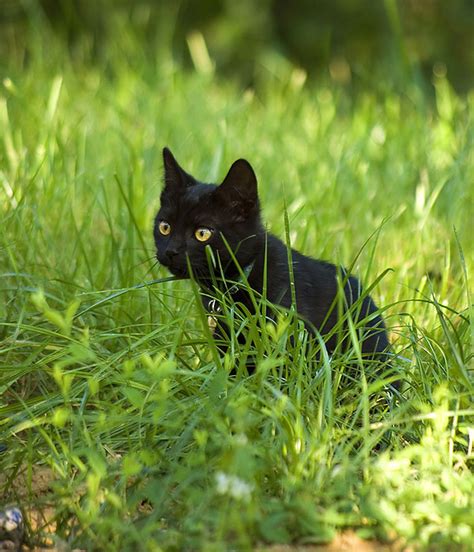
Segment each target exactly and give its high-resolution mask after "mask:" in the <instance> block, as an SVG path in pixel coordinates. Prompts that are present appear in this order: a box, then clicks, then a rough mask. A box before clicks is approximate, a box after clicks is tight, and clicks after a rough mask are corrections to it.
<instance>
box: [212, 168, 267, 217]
mask: <svg viewBox="0 0 474 552" xmlns="http://www.w3.org/2000/svg"><path fill="white" fill-rule="evenodd" d="M217 194H218V196H219V197H220V198H222V199H223V200H225V201H226V202H227V203H230V205H231V206H232V207H233V208H234V209H237V210H239V211H242V214H243V215H244V214H245V211H247V210H250V209H252V207H255V206H256V205H258V192H257V177H256V176H255V173H254V171H253V169H252V166H251V165H250V163H249V162H248V161H246V160H245V159H238V160H237V161H235V162H234V163H233V164H232V166H231V168H230V169H229V172H228V173H227V176H226V177H225V178H224V181H223V182H222V184H221V185H220V186H219V187H218V188H217Z"/></svg>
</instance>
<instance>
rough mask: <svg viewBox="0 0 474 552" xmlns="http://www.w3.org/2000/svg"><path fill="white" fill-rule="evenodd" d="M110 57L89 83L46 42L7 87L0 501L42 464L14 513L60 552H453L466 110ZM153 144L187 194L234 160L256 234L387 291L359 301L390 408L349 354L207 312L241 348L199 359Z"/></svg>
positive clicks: (465, 323) (468, 138)
mask: <svg viewBox="0 0 474 552" xmlns="http://www.w3.org/2000/svg"><path fill="white" fill-rule="evenodd" d="M119 54H120V51H119V50H117V52H116V53H115V54H113V53H112V54H111V57H110V59H109V60H108V65H107V70H106V67H90V66H87V65H86V64H84V63H82V62H81V60H80V56H79V59H75V60H74V62H71V61H70V60H69V58H68V57H67V56H66V55H63V54H61V53H58V51H56V49H55V48H54V47H53V46H51V52H50V56H51V57H50V58H46V56H44V57H43V56H42V55H41V53H40V54H39V55H38V56H37V57H36V58H34V59H32V60H31V62H30V65H29V66H28V67H26V68H25V69H24V70H22V71H19V70H16V69H15V68H14V67H11V68H9V72H8V74H7V75H6V78H5V79H4V80H3V87H2V89H1V92H0V122H1V124H0V198H1V202H0V216H1V219H2V224H1V226H0V293H1V299H2V300H1V302H0V337H1V339H2V341H1V344H0V362H1V375H0V378H1V379H0V390H1V392H2V398H1V402H0V414H1V415H0V424H1V427H2V437H1V441H2V442H4V443H5V444H6V445H7V446H8V450H7V452H6V453H3V454H1V455H0V473H2V474H4V475H5V477H6V479H2V480H1V484H2V493H3V494H4V496H5V499H6V500H9V501H10V500H14V499H15V494H14V491H13V490H12V489H13V488H12V486H11V485H10V481H11V479H15V477H16V474H17V472H21V471H24V470H26V471H27V474H28V473H30V472H29V470H33V471H34V470H35V469H36V468H37V467H39V466H44V465H46V466H50V467H51V469H52V470H53V471H54V475H55V477H56V480H57V483H55V484H54V485H53V486H52V488H51V489H50V492H49V494H48V495H45V496H34V493H33V492H32V493H30V495H31V496H30V497H29V498H28V499H25V498H22V499H21V501H24V504H25V506H24V507H25V508H26V507H27V506H30V505H33V506H34V507H35V508H39V509H41V508H43V507H44V506H45V505H46V504H47V503H51V502H52V503H53V504H54V507H55V517H56V521H57V522H58V526H57V527H58V528H57V533H58V535H59V537H60V538H62V539H65V540H67V541H68V542H69V543H70V544H71V545H72V546H74V547H75V546H79V547H81V546H83V547H85V548H87V549H91V548H95V549H100V550H127V549H130V550H136V549H137V546H145V547H146V548H144V549H149V550H158V549H159V547H162V548H163V549H166V550H169V549H177V550H183V549H199V548H203V549H206V550H210V549H212V546H214V548H215V549H216V550H222V549H224V548H233V549H235V548H237V547H241V548H244V549H245V548H251V547H253V546H255V545H256V543H258V542H292V541H295V542H319V541H324V540H328V539H331V538H332V536H333V535H334V534H335V533H336V532H338V531H340V530H342V529H344V528H347V527H355V528H357V529H358V530H360V532H361V535H363V536H365V537H373V536H378V537H380V538H400V539H402V540H406V541H407V542H409V543H414V544H417V545H419V546H426V545H432V546H435V547H436V549H441V548H442V547H444V548H446V549H452V548H450V546H458V547H459V549H463V547H464V549H465V550H468V549H469V548H468V547H469V546H470V543H472V538H473V531H474V526H473V520H472V511H473V508H474V503H473V497H474V478H473V476H472V473H471V471H470V467H472V442H473V417H472V416H473V414H474V409H473V407H472V404H473V403H472V391H473V389H472V386H473V381H472V350H471V342H470V340H471V335H472V329H471V328H472V327H471V325H470V315H471V314H470V312H469V305H470V303H471V298H470V296H469V286H468V283H469V275H470V273H471V272H472V258H473V257H472V253H473V251H472V208H473V185H472V183H473V163H472V154H471V152H472V146H473V140H472V97H470V98H459V97H457V96H456V95H455V94H454V93H453V92H452V91H451V89H450V88H449V84H448V82H447V81H446V80H443V79H438V80H437V81H436V83H435V90H436V97H435V100H434V101H433V102H431V101H430V100H428V99H425V98H423V97H421V96H420V95H419V93H417V91H416V89H413V90H412V89H411V88H410V85H409V84H407V96H406V97H400V96H397V95H395V94H387V95H385V96H384V97H377V95H376V94H375V93H370V92H367V93H366V94H359V95H357V97H354V98H351V97H349V96H348V95H346V94H345V93H344V91H343V90H342V89H339V88H336V87H333V86H330V85H328V84H324V83H323V84H320V85H319V86H315V85H304V84H303V82H302V80H301V79H300V80H298V79H297V78H295V76H294V74H292V73H291V71H290V72H288V71H287V70H286V69H285V71H282V73H281V75H276V76H274V77H273V78H270V77H269V78H268V79H267V81H265V83H264V84H262V86H261V87H260V88H258V89H257V90H247V91H245V92H242V91H241V90H239V89H237V88H236V87H234V86H233V85H232V84H228V83H223V82H221V81H219V80H217V79H216V78H215V77H213V76H212V75H209V74H207V75H206V74H199V73H196V74H195V73H193V74H185V73H183V72H182V71H181V70H180V68H179V67H178V66H177V65H175V64H174V63H173V62H172V61H171V60H170V59H166V58H165V59H163V60H161V59H160V63H157V65H156V66H150V65H147V64H146V63H145V61H143V60H141V58H140V57H139V56H138V57H137V60H139V61H137V65H136V66H134V65H133V63H131V62H130V60H129V59H124V58H123V57H122V56H120V55H119ZM52 68H53V70H52ZM164 145H169V146H170V147H172V148H173V151H174V152H175V153H176V155H177V157H178V159H179V161H180V162H181V163H182V164H183V166H184V167H185V168H186V169H187V170H189V172H191V173H192V174H195V175H196V176H197V177H198V178H200V179H202V180H204V181H215V180H218V179H219V178H222V177H223V176H224V174H225V172H226V169H227V168H228V166H229V165H230V163H231V162H232V161H233V160H234V159H236V158H239V157H246V158H247V159H249V161H250V162H251V163H252V164H253V166H254V167H255V170H256V172H257V175H258V179H259V186H260V195H261V201H262V205H263V212H264V216H265V219H266V221H267V223H268V226H269V228H270V229H271V230H272V231H273V232H274V233H276V234H278V235H279V236H280V237H282V238H283V239H284V238H285V234H287V238H289V239H290V241H291V243H292V245H293V246H294V247H296V248H298V249H300V250H301V251H303V252H305V253H307V254H310V255H313V256H315V257H320V258H326V259H329V260H332V261H334V262H341V263H343V264H345V265H346V266H351V265H352V264H354V268H353V270H354V272H355V273H356V274H358V275H359V276H360V277H361V278H362V280H363V281H364V285H365V286H366V287H367V288H370V285H371V284H372V283H373V282H375V281H376V280H377V278H378V277H379V276H382V275H383V277H382V278H381V279H380V281H379V282H378V285H377V286H376V287H375V289H374V290H372V291H371V293H372V294H373V296H374V297H375V299H376V302H377V304H378V305H380V307H382V308H383V312H384V316H385V318H386V321H387V324H388V326H389V329H390V335H391V340H392V342H393V343H394V351H395V352H396V353H399V354H400V355H402V356H403V357H405V358H404V359H397V360H395V361H394V363H393V365H394V367H395V368H396V370H397V371H398V373H400V374H401V376H402V379H403V384H402V388H401V392H402V393H403V398H402V399H396V400H395V401H394V402H393V404H390V403H389V401H387V397H386V386H387V384H388V383H390V381H392V380H393V377H392V375H391V373H390V370H388V369H387V370H384V372H383V376H382V375H380V377H379V379H375V380H374V379H373V378H370V374H365V373H364V372H363V371H361V370H355V371H350V370H349V366H350V365H354V362H355V360H356V358H357V354H356V351H354V350H353V349H352V350H351V351H349V352H348V353H347V354H345V355H341V356H339V357H337V358H333V359H330V358H329V357H327V355H326V356H325V355H324V353H323V354H321V355H319V357H317V358H316V355H315V354H314V351H313V352H311V350H310V351H309V352H308V351H307V350H306V348H305V346H304V345H305V342H304V340H305V339H306V337H305V334H304V331H302V329H301V327H300V326H298V323H297V321H295V320H293V319H291V317H289V318H288V317H285V316H284V315H283V314H282V316H281V318H280V320H279V323H278V324H276V325H274V326H272V325H267V324H266V322H265V320H264V317H263V315H262V316H261V317H256V318H255V319H253V320H249V319H248V318H246V317H245V316H243V317H242V313H241V312H239V311H236V310H235V309H232V305H227V308H226V309H224V312H225V316H226V318H227V319H228V320H234V321H235V322H236V325H235V326H233V327H235V328H236V330H235V331H237V332H238V331H239V326H240V325H245V326H246V328H247V334H248V335H249V339H248V341H247V344H246V345H239V343H238V339H237V335H235V334H234V335H233V336H231V337H232V339H231V344H230V353H229V354H228V355H226V356H225V357H221V356H220V355H219V354H218V350H217V347H216V343H215V342H214V341H213V339H212V337H211V334H210V333H209V330H208V327H207V321H206V315H205V313H203V311H202V309H201V308H200V306H199V303H198V302H197V301H196V300H195V299H196V297H195V293H194V291H193V287H192V285H191V283H190V282H179V281H172V280H170V279H168V274H167V273H166V272H165V271H163V270H161V269H160V268H159V267H158V266H156V263H155V260H154V246H153V240H152V221H153V216H154V213H155V212H156V210H157V207H158V196H159V191H160V187H161V173H162V167H161V156H160V151H161V148H162V147H163V146H164ZM285 208H286V210H287V213H288V225H287V232H285V217H284V215H283V213H284V209H285ZM371 236H372V237H371ZM369 238H370V239H369ZM366 242H367V243H366ZM364 244H366V245H365V246H364ZM387 269H391V270H390V271H387ZM386 271H387V272H386ZM295 332H296V333H297V335H298V339H296V340H295V339H293V337H294V335H295ZM298 332H299V333H298ZM247 357H252V358H256V359H257V370H256V373H255V374H254V375H252V376H248V374H247V371H246V366H245V359H246V358H247ZM356 364H357V363H356ZM231 370H235V372H236V374H235V375H229V372H230V371H231ZM36 538H38V535H36ZM144 543H146V544H144Z"/></svg>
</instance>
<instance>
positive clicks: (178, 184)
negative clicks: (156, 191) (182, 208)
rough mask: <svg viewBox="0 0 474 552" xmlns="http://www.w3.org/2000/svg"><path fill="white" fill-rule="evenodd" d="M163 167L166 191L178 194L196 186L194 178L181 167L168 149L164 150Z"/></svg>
mask: <svg viewBox="0 0 474 552" xmlns="http://www.w3.org/2000/svg"><path fill="white" fill-rule="evenodd" d="M163 167H164V180H165V189H169V190H173V191H176V192H178V191H183V190H185V189H186V188H187V187H188V186H192V185H193V184H195V180H194V178H193V177H192V176H191V175H190V174H188V173H187V172H186V171H185V170H184V169H182V168H181V167H180V166H179V164H178V162H177V161H176V159H175V158H174V155H173V154H172V153H171V150H169V149H168V148H163Z"/></svg>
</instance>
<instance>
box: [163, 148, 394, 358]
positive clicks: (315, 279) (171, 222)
mask: <svg viewBox="0 0 474 552" xmlns="http://www.w3.org/2000/svg"><path fill="white" fill-rule="evenodd" d="M163 158H164V166H165V187H164V189H163V191H162V194H161V208H160V211H159V212H158V214H157V216H156V220H155V231H154V235H155V243H156V247H157V258H158V260H159V261H160V263H161V264H163V265H164V266H166V267H168V269H169V270H170V271H171V272H172V273H173V274H175V275H177V276H181V277H188V276H189V274H188V268H187V267H188V260H189V264H190V265H191V268H192V272H193V275H194V277H195V278H196V280H197V281H198V283H199V284H200V286H201V289H202V291H203V302H204V305H205V306H206V307H207V308H208V309H209V310H212V308H211V306H212V304H213V301H212V292H213V289H214V291H215V288H216V287H220V284H219V282H221V283H222V285H223V286H225V287H226V289H229V287H228V286H227V285H226V282H232V281H235V280H239V279H240V275H241V274H242V271H244V272H245V274H246V277H247V281H248V284H249V285H250V287H251V288H252V289H253V290H254V291H255V292H256V295H257V296H260V295H261V294H262V292H263V291H264V290H265V292H266V298H267V299H268V301H270V302H271V303H273V304H276V305H281V306H283V307H285V308H290V307H291V305H292V293H291V287H290V283H291V277H290V269H289V262H288V249H287V246H286V245H285V244H284V243H282V242H281V241H280V240H279V239H278V238H277V237H275V236H273V235H272V234H270V233H268V232H267V231H266V230H265V229H264V227H263V224H262V222H261V218H260V207H259V202H258V195H257V181H256V177H255V174H254V172H253V170H252V168H251V166H250V165H249V164H248V163H247V162H246V161H244V160H239V161H236V162H235V163H234V164H233V165H232V167H231V169H230V170H229V173H228V174H227V176H226V178H225V179H224V181H223V183H222V184H221V185H220V186H216V185H213V184H202V183H200V182H197V181H196V180H195V179H194V178H193V177H191V176H190V175H188V174H187V173H186V172H185V171H183V169H181V167H180V166H179V165H178V163H177V162H176V160H175V159H174V157H173V156H172V154H171V152H170V151H169V150H168V149H166V148H165V149H164V150H163ZM206 245H209V246H210V248H211V250H212V252H213V256H214V259H217V265H218V267H217V268H216V269H215V270H213V269H210V263H209V254H206V251H205V246H206ZM229 250H230V251H232V252H233V255H234V257H235V259H236V260H237V262H238V265H239V266H240V270H239V268H238V267H237V266H236V263H235V262H234V260H233V258H232V256H233V255H232V254H231V253H230V252H229ZM187 259H188V260H187ZM265 264H266V267H265ZM291 266H292V272H293V281H294V294H295V299H296V310H297V312H298V315H299V316H300V317H301V318H302V319H303V320H304V321H305V322H306V326H307V328H308V329H309V331H312V332H314V331H318V332H320V333H321V335H323V337H324V336H326V339H325V342H326V347H327V349H328V350H329V351H330V352H331V351H333V350H334V349H335V347H336V344H337V339H338V336H337V334H335V333H333V335H332V336H329V337H328V334H329V333H330V331H331V329H332V328H333V327H334V325H335V324H336V322H337V319H338V313H340V312H341V309H340V308H338V300H337V299H336V296H337V293H338V279H339V281H340V282H343V284H344V297H343V298H341V299H342V303H341V302H340V304H342V305H343V310H344V309H347V308H348V307H350V306H351V305H353V304H354V302H356V301H357V299H358V298H359V297H360V295H361V286H360V284H359V281H358V280H357V279H356V278H355V277H353V276H347V274H346V273H345V271H344V269H342V268H339V269H338V268H337V267H336V266H334V265H332V264H330V263H327V262H325V261H320V260H315V259H312V258H310V257H307V256H305V255H302V254H301V253H299V252H298V251H295V250H291ZM212 272H213V273H214V276H216V277H217V279H216V277H214V278H213V277H212V274H211V273H212ZM265 274H267V278H266V279H267V281H266V282H264V275H265ZM265 284H266V285H265ZM220 289H221V290H222V289H224V288H222V287H220ZM232 300H234V301H236V302H239V303H243V304H244V305H245V306H246V307H247V308H248V310H249V311H250V312H252V301H251V298H250V297H249V294H248V292H246V291H245V289H244V288H243V287H242V286H237V287H235V286H234V287H233V291H232ZM339 306H340V305H339ZM376 310H377V307H376V306H375V304H374V302H373V301H372V299H371V298H370V297H369V296H366V297H364V298H363V300H362V301H360V304H359V306H358V309H357V311H354V312H351V315H352V317H353V318H355V321H356V322H357V321H360V320H363V319H365V318H366V317H367V320H366V321H365V322H364V324H363V325H364V332H363V335H364V337H363V339H362V342H361V350H362V352H363V353H364V354H365V355H366V356H370V357H371V356H373V355H377V354H383V353H384V352H385V351H387V350H388V348H389V343H388V339H387V334H386V331H385V326H384V323H383V320H382V318H381V317H380V316H379V315H378V314H374V313H375V312H376ZM371 315H372V316H371Z"/></svg>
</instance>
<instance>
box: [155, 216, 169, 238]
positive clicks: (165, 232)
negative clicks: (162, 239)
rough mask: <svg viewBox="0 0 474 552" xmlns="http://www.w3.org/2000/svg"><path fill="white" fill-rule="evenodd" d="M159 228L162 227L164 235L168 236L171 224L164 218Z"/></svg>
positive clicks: (161, 230)
mask: <svg viewBox="0 0 474 552" xmlns="http://www.w3.org/2000/svg"><path fill="white" fill-rule="evenodd" d="M158 228H159V229H160V232H161V233H162V234H163V236H167V235H168V234H169V233H170V232H171V226H170V225H169V224H168V223H167V222H166V221H164V220H162V221H161V222H160V225H159V226H158Z"/></svg>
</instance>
